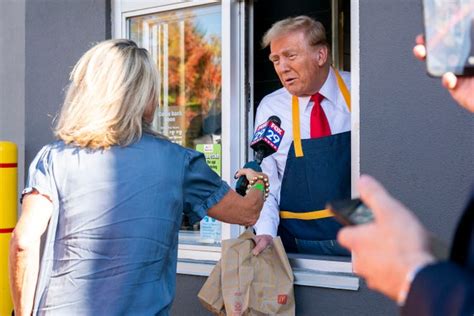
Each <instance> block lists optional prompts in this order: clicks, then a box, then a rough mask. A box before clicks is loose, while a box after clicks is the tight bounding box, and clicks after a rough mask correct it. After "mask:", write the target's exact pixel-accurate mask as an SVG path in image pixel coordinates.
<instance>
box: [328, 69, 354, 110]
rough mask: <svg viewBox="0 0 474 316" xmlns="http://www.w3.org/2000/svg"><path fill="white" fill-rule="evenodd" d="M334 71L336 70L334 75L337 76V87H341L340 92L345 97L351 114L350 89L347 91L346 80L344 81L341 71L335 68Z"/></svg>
mask: <svg viewBox="0 0 474 316" xmlns="http://www.w3.org/2000/svg"><path fill="white" fill-rule="evenodd" d="M332 69H334V73H335V74H336V78H337V86H338V87H339V90H341V93H342V96H343V97H344V101H346V105H347V108H348V109H349V112H351V93H350V92H349V89H347V86H346V84H345V82H344V80H342V77H341V75H340V74H339V71H338V70H337V69H336V68H334V67H332Z"/></svg>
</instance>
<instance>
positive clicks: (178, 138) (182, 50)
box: [128, 6, 222, 244]
mask: <svg viewBox="0 0 474 316" xmlns="http://www.w3.org/2000/svg"><path fill="white" fill-rule="evenodd" d="M128 27H129V32H128V34H129V36H130V38H131V39H132V40H133V41H135V42H136V43H137V44H138V45H139V46H141V47H144V48H146V49H148V51H149V52H150V53H151V55H152V57H153V59H154V60H155V62H156V66H157V68H158V70H159V73H160V76H161V77H160V82H161V84H160V96H159V107H158V109H157V111H156V113H155V118H154V121H153V126H154V128H155V129H156V130H158V131H159V132H160V133H162V134H164V135H166V136H167V137H169V138H170V139H171V140H172V141H173V142H175V143H177V144H180V145H183V146H185V147H188V148H192V149H196V150H199V151H201V152H204V153H205V155H206V158H207V160H208V163H209V165H210V166H211V167H212V168H213V170H214V171H216V172H217V173H218V174H219V175H220V173H221V169H220V168H221V167H220V166H221V163H220V161H221V159H222V157H221V149H220V143H221V86H222V84H221V79H222V78H221V76H222V71H221V13H220V7H218V6H212V7H200V8H192V9H184V10H176V11H172V12H166V13H157V14H150V15H144V16H138V17H132V18H130V19H129V20H128ZM181 230H182V231H187V232H183V233H182V234H180V241H181V242H185V243H200V244H202V243H205V244H209V243H213V244H217V243H220V233H221V223H220V222H218V221H215V220H213V219H211V218H204V219H203V220H202V221H201V223H197V224H194V225H191V224H190V223H189V219H188V218H186V216H184V218H183V223H182V226H181Z"/></svg>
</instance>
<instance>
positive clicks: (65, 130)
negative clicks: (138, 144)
mask: <svg viewBox="0 0 474 316" xmlns="http://www.w3.org/2000/svg"><path fill="white" fill-rule="evenodd" d="M158 78H159V77H158V72H157V70H156V67H155V65H154V63H153V60H152V59H151V57H150V55H149V54H148V52H147V51H146V50H145V49H143V48H139V47H138V46H137V44H135V43H134V42H133V41H130V40H125V39H114V40H108V41H104V42H101V43H99V44H97V45H95V46H94V47H92V48H91V49H90V50H89V51H87V52H86V53H85V54H84V55H83V56H82V57H81V59H80V60H79V61H78V62H77V64H76V65H75V66H74V69H73V70H72V72H71V75H70V78H69V79H70V81H71V82H70V85H69V87H68V90H67V94H66V99H65V101H64V104H63V106H62V109H61V112H60V113H59V117H58V120H57V124H56V127H55V130H54V133H55V135H56V137H58V138H59V139H61V140H63V141H64V142H65V143H67V144H74V145H76V146H79V147H87V148H92V149H99V148H109V147H110V146H113V145H120V146H127V145H129V144H131V143H133V142H135V141H137V140H139V139H140V138H141V136H142V133H143V131H148V129H149V127H148V124H147V123H146V122H144V121H143V116H144V113H145V110H146V109H149V108H150V107H154V106H156V103H157V100H158V93H159V81H158V80H159V79H158ZM150 131H151V130H150Z"/></svg>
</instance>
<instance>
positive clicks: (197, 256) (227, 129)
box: [111, 0, 360, 290]
mask: <svg viewBox="0 0 474 316" xmlns="http://www.w3.org/2000/svg"><path fill="white" fill-rule="evenodd" d="M251 1H252V0H246V1H243V0H222V1H219V0H142V1H134V0H112V14H111V16H112V19H113V20H112V38H120V37H128V29H127V18H130V17H133V16H138V15H146V14H153V13H160V12H165V11H172V10H179V9H186V8H192V7H199V6H206V5H220V6H221V21H222V38H221V45H222V50H221V51H222V153H223V155H222V179H223V180H225V181H226V182H228V183H229V184H232V183H233V182H234V179H233V171H235V170H237V169H238V168H240V166H242V165H243V163H244V162H245V161H246V159H247V157H249V158H252V156H253V153H252V152H251V151H249V150H248V148H247V147H248V139H247V138H248V137H251V136H252V134H253V123H254V121H253V115H252V113H253V110H254V109H253V91H252V87H253V82H252V78H253V64H252V59H253V58H251V57H252V56H251V52H252V51H253V47H252V43H253V41H252V39H251V36H252V35H253V34H252V33H253V32H249V31H248V30H247V29H246V28H247V27H250V29H253V25H251V23H252V22H250V25H248V24H246V23H245V22H246V19H248V21H253V16H252V14H253V12H252V10H251V9H250V10H247V3H246V2H251ZM337 1H338V0H331V2H332V5H333V7H334V5H335V4H336V3H337ZM359 1H360V0H351V9H350V10H351V21H350V29H351V108H352V113H351V136H352V137H351V176H352V177H351V178H352V180H351V181H352V196H357V195H358V194H357V191H356V186H355V182H356V180H357V179H358V178H359V175H360V110H359V78H360V69H359V54H360V49H359ZM229 21H230V22H229ZM246 32H248V33H246ZM246 35H247V40H246ZM249 38H250V39H249ZM246 54H249V55H250V56H249V55H246ZM246 58H247V60H246ZM235 83H237V84H235ZM232 118H237V119H232ZM232 170H233V171H232ZM243 230H244V228H243V227H241V226H238V225H230V224H226V223H222V234H221V236H222V239H229V238H236V237H237V236H238V235H239V234H240V233H241V232H243ZM220 253H221V247H220V246H201V245H186V244H180V245H179V246H178V267H177V273H178V274H186V275H198V276H208V275H209V274H210V272H211V271H212V269H213V267H214V265H215V264H216V262H217V261H218V260H219V259H220ZM288 257H289V260H290V263H291V266H292V268H293V273H294V276H295V284H296V285H303V286H315V287H324V288H333V289H345V290H358V289H359V278H358V277H357V276H355V275H354V274H353V273H352V263H351V261H350V259H349V261H348V260H347V259H345V260H344V259H342V260H339V259H337V257H319V256H304V255H294V254H289V256H288ZM308 257H311V258H308Z"/></svg>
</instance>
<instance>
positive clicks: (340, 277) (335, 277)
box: [177, 254, 359, 291]
mask: <svg viewBox="0 0 474 316" xmlns="http://www.w3.org/2000/svg"><path fill="white" fill-rule="evenodd" d="M289 259H290V263H291V266H292V269H293V275H294V278H295V281H294V284H295V285H302V286H312V287H323V288H330V289H341V290H352V291H357V290H358V289H359V278H358V277H357V276H356V275H354V274H353V273H352V264H351V262H350V261H347V260H345V261H341V260H336V259H334V258H330V257H329V258H321V259H307V258H301V257H292V256H291V254H290V256H289ZM216 263H217V261H211V260H190V259H179V260H178V270H177V273H178V274H186V275H197V276H209V274H210V273H211V271H212V269H213V268H214V266H215V264H216Z"/></svg>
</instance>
